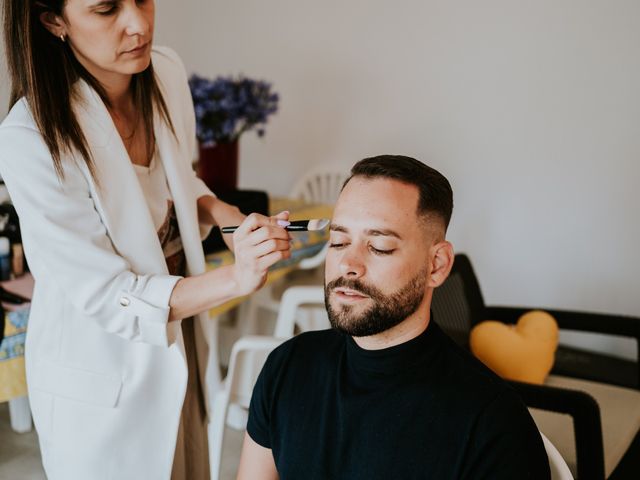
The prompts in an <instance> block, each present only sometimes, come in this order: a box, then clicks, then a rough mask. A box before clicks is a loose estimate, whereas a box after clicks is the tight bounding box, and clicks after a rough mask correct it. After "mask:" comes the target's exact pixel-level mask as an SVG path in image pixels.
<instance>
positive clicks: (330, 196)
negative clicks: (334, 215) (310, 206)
mask: <svg viewBox="0 0 640 480" xmlns="http://www.w3.org/2000/svg"><path fill="white" fill-rule="evenodd" d="M348 177H349V173H348V171H346V170H345V168H344V166H342V165H338V164H326V165H321V166H318V167H315V168H313V169H311V170H310V171H309V172H308V173H306V174H305V175H304V176H303V177H302V178H300V179H299V180H298V181H297V182H296V183H295V185H294V186H293V189H292V190H291V193H290V196H291V197H292V198H300V199H302V200H304V201H305V202H307V203H324V204H328V205H333V204H334V203H336V200H338V195H340V190H342V185H343V184H344V182H345V180H346V179H347V178H348Z"/></svg>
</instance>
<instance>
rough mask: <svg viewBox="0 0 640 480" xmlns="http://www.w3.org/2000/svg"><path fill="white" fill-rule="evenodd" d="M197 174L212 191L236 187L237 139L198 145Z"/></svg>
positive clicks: (234, 188)
mask: <svg viewBox="0 0 640 480" xmlns="http://www.w3.org/2000/svg"><path fill="white" fill-rule="evenodd" d="M198 176H199V177H200V178H201V179H202V180H203V181H204V183H206V184H207V187H209V188H210V189H211V191H212V192H213V193H224V192H231V191H234V190H237V189H238V140H234V141H233V142H231V143H219V144H216V145H214V146H212V147H203V146H202V145H200V159H199V162H198Z"/></svg>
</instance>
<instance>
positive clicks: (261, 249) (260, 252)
mask: <svg viewBox="0 0 640 480" xmlns="http://www.w3.org/2000/svg"><path fill="white" fill-rule="evenodd" d="M290 248H291V244H290V243H289V239H284V240H283V239H276V238H270V239H268V240H265V241H264V242H262V243H260V244H258V245H255V246H253V247H252V248H251V254H252V255H253V256H254V257H255V258H260V257H263V256H265V255H268V254H269V253H271V252H277V251H285V250H289V249H290Z"/></svg>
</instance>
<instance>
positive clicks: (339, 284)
mask: <svg viewBox="0 0 640 480" xmlns="http://www.w3.org/2000/svg"><path fill="white" fill-rule="evenodd" d="M418 198H419V193H418V188H417V187H415V186H414V185H408V184H404V183H401V182H399V181H396V180H390V179H382V178H375V179H366V178H363V177H355V178H352V179H351V180H350V181H349V183H348V184H347V185H346V187H345V188H344V190H343V191H342V193H341V194H340V198H339V199H338V203H337V204H336V208H335V211H334V215H333V221H332V224H331V233H330V248H329V252H328V254H327V259H326V266H325V303H326V306H327V312H328V313H329V320H330V321H331V325H332V326H333V327H334V328H336V329H337V330H340V331H343V332H345V333H348V334H349V335H353V336H355V337H364V336H370V335H375V334H378V333H381V332H384V331H386V330H388V329H390V328H392V327H394V326H396V325H398V324H399V323H400V322H402V321H403V320H405V319H406V318H407V317H409V316H410V315H412V314H413V313H415V312H416V310H418V308H419V307H420V306H421V305H422V303H423V302H424V301H425V293H426V290H427V288H426V285H427V279H428V276H429V273H430V272H429V268H428V264H429V261H428V255H429V244H428V243H429V241H430V240H429V235H428V233H427V230H426V228H427V227H425V224H424V220H423V219H422V218H419V217H418V216H417V213H416V212H417V205H418Z"/></svg>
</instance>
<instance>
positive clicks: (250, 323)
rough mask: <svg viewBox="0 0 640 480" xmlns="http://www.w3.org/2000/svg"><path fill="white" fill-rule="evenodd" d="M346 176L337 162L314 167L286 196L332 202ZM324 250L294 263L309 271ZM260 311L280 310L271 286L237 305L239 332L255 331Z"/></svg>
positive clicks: (320, 258) (323, 255)
mask: <svg viewBox="0 0 640 480" xmlns="http://www.w3.org/2000/svg"><path fill="white" fill-rule="evenodd" d="M348 177H349V172H348V171H347V170H345V169H344V167H343V166H341V165H338V164H328V165H322V166H318V167H316V168H314V169H312V170H311V171H309V172H308V173H307V174H306V175H304V176H303V177H302V178H300V179H299V180H298V181H297V182H296V184H295V185H294V187H293V189H292V190H291V193H290V195H289V196H290V197H291V198H296V199H301V200H304V201H305V202H307V203H312V204H325V205H333V204H335V203H336V201H337V200H338V196H339V195H340V191H341V190H342V185H343V184H344V182H345V181H346V180H347V178H348ZM328 249H329V243H328V242H327V243H326V244H325V245H324V246H323V247H322V250H320V251H319V252H318V253H316V254H315V255H313V256H312V257H309V258H305V259H304V260H302V261H301V262H300V263H298V265H297V268H298V270H309V271H311V270H314V269H316V268H318V267H320V266H322V265H323V264H324V259H325V258H326V256H327V250H328ZM282 281H284V282H289V284H290V285H296V283H295V281H292V279H291V278H290V277H285V278H284V279H283V280H282ZM262 310H264V311H267V312H271V313H274V314H275V313H277V312H278V311H279V310H280V300H279V299H277V298H274V294H273V285H269V286H267V287H265V288H263V289H262V290H259V291H258V292H256V293H254V294H253V295H252V296H251V297H250V298H249V299H248V300H247V301H246V302H244V303H243V304H242V305H241V308H240V318H242V321H243V325H242V328H241V334H243V335H246V334H255V333H256V332H257V331H258V317H259V314H260V311H262Z"/></svg>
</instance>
